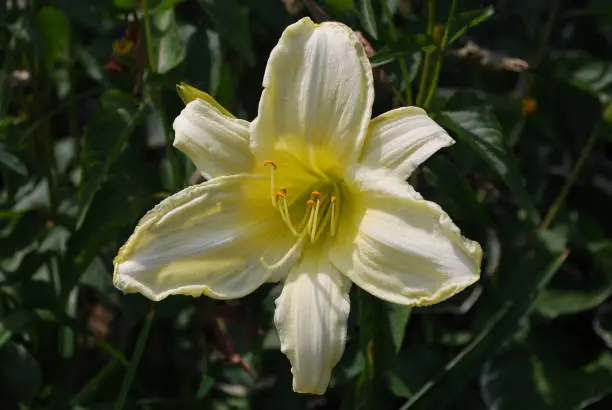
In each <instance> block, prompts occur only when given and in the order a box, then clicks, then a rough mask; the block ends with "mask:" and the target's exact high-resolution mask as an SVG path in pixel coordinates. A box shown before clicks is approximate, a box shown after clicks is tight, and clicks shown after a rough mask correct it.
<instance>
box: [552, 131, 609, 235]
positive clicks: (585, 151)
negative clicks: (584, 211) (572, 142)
mask: <svg viewBox="0 0 612 410" xmlns="http://www.w3.org/2000/svg"><path fill="white" fill-rule="evenodd" d="M598 131H599V129H598V128H595V129H594V130H593V132H592V133H591V136H590V137H589V139H588V141H587V142H586V144H585V145H584V147H583V148H582V150H581V151H580V156H579V157H578V161H576V164H575V165H574V168H573V169H572V173H571V175H570V177H569V178H568V180H567V181H565V184H564V185H563V188H561V191H559V194H558V195H557V198H556V199H555V201H554V202H553V204H552V205H551V206H550V208H549V209H548V212H546V216H545V217H544V221H543V222H542V224H541V225H540V230H541V231H545V230H546V229H548V227H549V226H550V224H551V222H552V221H553V219H554V218H555V216H556V215H557V212H558V211H559V208H561V205H562V204H563V202H565V199H566V198H567V195H568V194H569V192H570V190H571V189H572V186H574V184H575V183H576V179H578V175H579V174H580V171H581V170H582V167H583V166H584V163H585V162H586V159H587V158H588V157H589V154H590V153H591V150H592V149H593V145H594V144H595V141H596V140H597V134H598Z"/></svg>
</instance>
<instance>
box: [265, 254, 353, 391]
mask: <svg viewBox="0 0 612 410" xmlns="http://www.w3.org/2000/svg"><path fill="white" fill-rule="evenodd" d="M349 288H350V283H348V281H346V280H345V279H344V278H343V277H342V275H341V274H340V272H338V271H337V270H336V269H335V268H334V267H333V266H332V265H331V264H330V263H329V260H328V259H327V257H326V255H324V254H320V253H318V254H314V253H311V254H305V255H304V257H303V258H302V261H301V263H300V264H299V265H297V266H296V267H294V268H293V269H292V270H291V272H290V273H289V276H288V277H287V281H286V282H285V286H284V287H283V291H282V293H281V295H280V296H279V297H278V299H276V312H275V314H274V322H275V324H276V328H277V329H278V334H279V337H280V341H281V351H282V352H283V353H284V354H285V355H286V356H287V357H288V358H289V361H290V362H291V372H292V373H293V390H294V391H296V392H299V393H312V394H323V393H324V392H325V390H326V389H327V385H328V384H329V379H330V377H331V372H332V369H333V367H334V366H335V365H336V363H338V360H340V357H341V356H342V353H343V351H344V344H345V342H346V332H347V323H346V322H347V318H348V314H349V309H350V304H349V303H350V302H349V294H348V292H349Z"/></svg>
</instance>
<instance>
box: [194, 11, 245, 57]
mask: <svg viewBox="0 0 612 410" xmlns="http://www.w3.org/2000/svg"><path fill="white" fill-rule="evenodd" d="M198 3H199V4H200V6H202V8H203V9H204V11H205V12H206V14H208V16H209V17H210V19H211V20H212V22H213V24H214V25H215V28H216V30H217V31H218V32H219V35H220V36H221V38H223V39H224V40H225V41H227V43H228V44H229V45H230V46H231V47H232V48H233V49H234V50H236V51H237V52H238V53H239V54H240V56H241V57H242V58H243V59H244V61H246V62H247V63H248V64H249V65H251V66H252V65H254V64H255V53H254V52H253V45H252V43H251V31H250V28H249V19H248V17H247V15H246V13H245V12H244V11H243V10H242V8H241V6H240V4H239V3H238V1H237V0H198Z"/></svg>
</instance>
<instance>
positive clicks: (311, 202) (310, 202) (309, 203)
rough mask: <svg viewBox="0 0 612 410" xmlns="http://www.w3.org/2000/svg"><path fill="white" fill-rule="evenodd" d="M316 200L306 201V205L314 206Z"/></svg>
mask: <svg viewBox="0 0 612 410" xmlns="http://www.w3.org/2000/svg"><path fill="white" fill-rule="evenodd" d="M314 204H315V201H313V200H312V199H309V200H308V201H306V205H310V206H314Z"/></svg>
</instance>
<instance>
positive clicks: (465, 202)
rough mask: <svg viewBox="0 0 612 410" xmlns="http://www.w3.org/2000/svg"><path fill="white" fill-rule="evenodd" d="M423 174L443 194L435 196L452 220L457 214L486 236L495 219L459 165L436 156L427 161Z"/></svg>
mask: <svg viewBox="0 0 612 410" xmlns="http://www.w3.org/2000/svg"><path fill="white" fill-rule="evenodd" d="M424 175H425V179H426V180H427V182H428V183H429V184H431V185H432V186H433V187H434V188H436V191H437V192H439V193H440V198H439V199H438V198H436V202H437V203H439V204H440V205H441V206H442V208H443V209H444V210H446V212H448V213H449V214H450V215H451V217H453V219H454V218H455V215H456V216H457V217H460V218H462V220H464V221H465V222H466V223H467V224H468V225H469V226H470V227H471V228H472V229H473V230H474V231H475V232H476V233H477V234H478V237H479V238H485V237H486V234H487V229H488V228H489V227H491V226H493V221H491V219H490V218H489V216H488V215H487V212H486V210H485V208H484V206H483V205H482V204H481V203H480V202H479V201H478V199H477V198H476V193H475V192H474V190H473V188H472V187H471V186H470V184H469V182H468V181H467V180H466V179H465V177H464V176H463V175H462V174H461V172H460V171H459V170H458V169H457V167H456V166H454V165H453V164H452V163H451V162H450V161H448V160H446V159H445V158H443V157H441V156H435V155H434V156H433V157H432V158H430V159H429V160H427V163H426V167H424ZM462 229H463V228H462Z"/></svg>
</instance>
